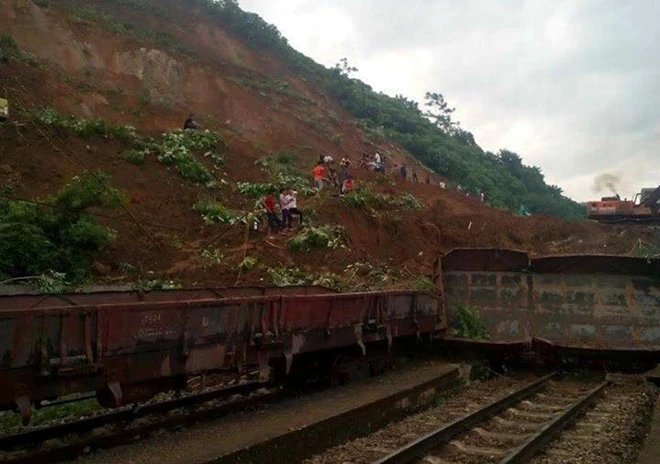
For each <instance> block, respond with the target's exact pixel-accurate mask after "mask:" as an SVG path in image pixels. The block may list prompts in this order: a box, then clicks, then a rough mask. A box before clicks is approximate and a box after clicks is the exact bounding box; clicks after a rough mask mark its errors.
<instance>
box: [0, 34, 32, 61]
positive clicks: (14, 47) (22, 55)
mask: <svg viewBox="0 0 660 464" xmlns="http://www.w3.org/2000/svg"><path fill="white" fill-rule="evenodd" d="M9 60H17V61H22V62H23V63H26V64H29V65H31V66H35V65H36V64H37V63H38V62H37V59H36V57H35V56H34V55H32V54H31V53H27V52H24V51H23V50H21V49H20V48H19V47H18V44H17V43H16V40H14V37H13V36H11V35H9V34H2V35H0V61H9Z"/></svg>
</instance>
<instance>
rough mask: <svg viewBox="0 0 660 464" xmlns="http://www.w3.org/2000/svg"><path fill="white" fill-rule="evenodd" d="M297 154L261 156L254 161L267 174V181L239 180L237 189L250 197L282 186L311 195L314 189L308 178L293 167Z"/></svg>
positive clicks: (255, 196) (258, 196)
mask: <svg viewBox="0 0 660 464" xmlns="http://www.w3.org/2000/svg"><path fill="white" fill-rule="evenodd" d="M296 160H297V155H296V154H295V153H289V152H279V153H277V154H276V155H275V156H269V157H266V158H261V159H259V160H257V161H256V162H255V164H256V165H258V166H260V167H261V168H262V170H263V171H264V172H265V173H267V174H268V176H269V180H268V181H267V182H256V183H255V182H239V183H238V184H237V187H238V191H239V192H240V193H241V194H242V195H245V196H247V197H250V198H260V197H263V196H265V195H268V194H269V193H277V192H279V191H280V190H281V189H284V188H292V189H294V190H295V191H297V192H298V193H299V194H300V195H312V194H314V189H313V188H312V187H311V186H310V183H309V180H308V179H307V178H306V177H305V176H303V175H302V174H301V173H300V172H299V171H298V170H297V169H296V167H295V162H296Z"/></svg>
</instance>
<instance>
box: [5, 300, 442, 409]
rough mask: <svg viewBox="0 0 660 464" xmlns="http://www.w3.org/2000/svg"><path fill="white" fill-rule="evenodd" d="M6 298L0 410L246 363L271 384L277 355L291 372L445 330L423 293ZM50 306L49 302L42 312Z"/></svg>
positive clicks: (114, 400) (131, 391)
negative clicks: (303, 362) (325, 358)
mask: <svg viewBox="0 0 660 464" xmlns="http://www.w3.org/2000/svg"><path fill="white" fill-rule="evenodd" d="M209 292H210V293H209ZM243 292H247V293H254V292H257V293H258V294H259V295H258V296H243V295H242V293H243ZM315 292H317V293H315ZM237 295H240V296H237ZM8 298H9V299H10V300H11V301H10V302H6V303H4V304H1V303H0V307H3V308H5V309H2V310H0V375H2V376H3V382H2V383H1V384H0V408H10V407H12V406H13V405H15V404H16V403H17V400H18V399H20V400H21V402H22V403H25V399H26V398H27V399H29V401H32V402H36V401H41V400H43V399H50V398H54V397H58V396H62V395H65V394H68V393H74V392H80V391H94V390H96V391H98V392H99V394H100V398H101V399H103V401H104V403H106V404H109V405H120V404H124V403H129V402H133V401H137V400H139V399H144V398H146V397H149V396H151V395H152V394H154V393H156V392H157V391H159V390H164V389H176V388H180V386H181V385H183V383H184V382H185V378H186V377H187V376H191V375H197V374H200V373H203V372H209V371H222V370H235V371H240V370H242V369H244V368H245V367H246V366H258V367H259V371H260V374H262V379H263V380H267V379H268V374H269V371H270V368H269V363H270V362H272V361H273V360H274V359H286V360H287V363H286V365H287V367H290V365H291V363H292V362H295V358H296V356H297V355H300V354H304V353H313V352H319V351H324V350H329V349H335V348H343V347H350V346H357V347H359V348H360V349H361V350H362V352H363V353H366V350H367V347H368V345H369V343H372V342H376V341H387V342H388V343H389V344H391V343H392V342H393V340H394V339H396V338H398V337H409V336H419V335H421V334H429V333H436V332H438V331H440V330H442V329H444V328H445V327H446V318H445V317H444V314H443V313H442V311H441V306H440V305H439V300H438V297H437V295H432V294H427V293H422V292H368V293H352V294H336V293H332V292H329V291H327V289H322V288H321V289H319V288H318V287H313V288H310V287H298V288H291V289H258V290H245V289H229V290H226V291H222V292H219V291H216V290H210V291H209V290H201V291H181V292H153V293H148V294H140V295H138V294H136V293H129V294H92V295H83V296H80V295H75V296H74V295H68V296H66V297H64V298H62V297H53V299H50V300H49V299H48V298H43V299H41V300H39V299H38V298H35V297H33V296H30V297H29V298H26V299H24V300H20V299H17V297H8ZM136 298H146V300H143V301H136V300H135V299H136ZM0 301H2V298H0ZM48 301H53V302H56V304H55V306H52V307H44V306H43V305H44V302H48ZM66 301H69V302H70V303H69V305H68V306H64V305H62V303H63V302H66ZM107 301H112V302H113V303H114V304H104V302H106V303H107ZM117 302H119V303H118V304H117ZM19 303H21V304H25V305H26V306H24V307H23V308H20V309H17V308H16V305H17V304H19ZM28 404H29V403H28Z"/></svg>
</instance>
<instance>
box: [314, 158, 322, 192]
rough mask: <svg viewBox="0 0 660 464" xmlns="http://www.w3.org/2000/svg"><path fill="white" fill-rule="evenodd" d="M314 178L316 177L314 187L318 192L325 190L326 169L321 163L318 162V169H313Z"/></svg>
mask: <svg viewBox="0 0 660 464" xmlns="http://www.w3.org/2000/svg"><path fill="white" fill-rule="evenodd" d="M312 176H314V186H315V187H316V189H317V190H319V191H320V190H323V177H324V176H325V168H324V167H323V163H322V162H321V161H319V162H318V164H317V165H316V167H315V168H314V169H312Z"/></svg>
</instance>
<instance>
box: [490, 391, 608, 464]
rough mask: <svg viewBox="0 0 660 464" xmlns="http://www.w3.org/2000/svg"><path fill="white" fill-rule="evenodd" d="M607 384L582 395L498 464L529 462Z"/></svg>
mask: <svg viewBox="0 0 660 464" xmlns="http://www.w3.org/2000/svg"><path fill="white" fill-rule="evenodd" d="M608 383H609V382H603V383H601V384H600V385H598V386H597V387H596V388H594V389H593V390H591V391H590V392H589V393H587V394H586V395H584V396H583V397H582V398H580V399H579V400H578V401H576V402H575V403H574V404H573V405H572V406H571V407H570V408H568V409H567V410H566V411H565V412H563V413H562V414H561V415H560V416H559V417H557V418H556V419H554V420H553V421H551V422H550V423H548V424H546V425H545V426H543V428H542V429H541V430H539V431H538V432H536V433H535V434H533V435H532V436H531V437H530V438H529V439H528V440H527V441H526V442H525V443H523V444H522V445H521V446H520V447H518V448H516V450H515V451H514V452H513V453H512V454H510V455H509V456H507V457H505V458H504V459H502V460H501V461H500V462H499V464H522V463H525V462H529V460H530V459H532V458H533V457H534V455H535V454H536V453H537V452H539V451H540V450H541V449H543V448H544V447H545V446H546V445H547V444H548V443H549V442H550V441H552V440H553V439H554V438H555V437H556V436H557V434H558V433H559V432H561V431H562V429H563V428H564V427H566V426H567V425H568V424H570V423H571V422H572V421H573V420H574V419H575V418H576V417H577V416H578V415H579V414H580V413H581V412H582V411H584V410H585V409H586V408H587V407H589V406H590V405H591V403H592V402H593V401H594V400H595V399H596V397H597V396H598V395H599V394H600V393H601V392H602V391H603V389H604V388H605V387H606V386H607V385H608Z"/></svg>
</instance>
